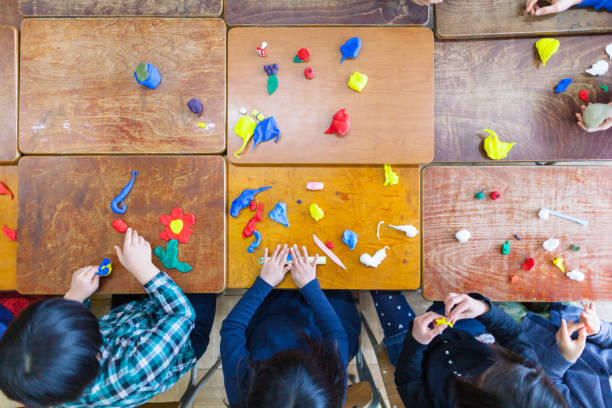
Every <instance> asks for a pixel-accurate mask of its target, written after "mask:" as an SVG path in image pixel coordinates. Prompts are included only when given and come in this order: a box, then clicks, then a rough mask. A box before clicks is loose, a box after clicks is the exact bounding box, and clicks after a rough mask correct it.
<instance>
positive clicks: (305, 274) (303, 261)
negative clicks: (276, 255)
mask: <svg viewBox="0 0 612 408" xmlns="http://www.w3.org/2000/svg"><path fill="white" fill-rule="evenodd" d="M290 252H291V257H292V258H293V268H291V277H292V278H293V282H295V285H296V286H297V287H298V288H300V289H301V288H303V287H304V286H306V285H308V284H309V283H310V282H312V281H313V280H314V279H316V278H317V261H318V260H319V255H318V254H317V255H316V256H315V258H314V261H313V262H308V251H306V247H305V246H303V247H302V252H303V253H304V257H303V258H302V256H301V255H300V250H299V249H298V247H297V245H295V244H294V245H293V246H292V247H291V249H290Z"/></svg>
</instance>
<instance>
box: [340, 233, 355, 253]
mask: <svg viewBox="0 0 612 408" xmlns="http://www.w3.org/2000/svg"><path fill="white" fill-rule="evenodd" d="M342 242H344V243H345V244H346V245H348V247H349V248H350V249H351V251H352V250H353V249H355V245H357V234H355V233H354V232H353V231H351V230H345V231H344V233H343V234H342Z"/></svg>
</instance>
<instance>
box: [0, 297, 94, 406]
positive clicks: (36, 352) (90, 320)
mask: <svg viewBox="0 0 612 408" xmlns="http://www.w3.org/2000/svg"><path fill="white" fill-rule="evenodd" d="M101 345H102V335H101V333H100V327H99V325H98V320H97V319H96V317H95V316H94V315H93V314H92V313H91V312H90V311H89V310H88V309H87V308H86V307H85V306H83V304H81V303H78V302H74V301H71V300H65V299H50V300H46V301H42V302H38V303H34V304H32V305H31V306H30V307H28V308H27V309H25V310H24V311H23V312H22V313H21V314H20V315H19V317H17V319H15V320H14V321H13V322H12V323H11V324H10V325H9V327H8V329H7V330H6V332H5V333H4V336H3V337H2V339H1V340H0V390H2V392H4V393H5V394H6V395H7V396H8V397H9V398H11V399H13V400H15V401H19V402H21V403H22V404H24V405H26V406H28V407H34V408H35V407H47V406H54V405H59V404H61V403H64V402H69V401H74V400H76V399H78V398H79V397H80V396H81V394H82V393H83V391H84V390H85V389H86V388H87V386H88V385H89V384H91V382H92V381H93V380H94V379H95V378H96V377H97V376H98V372H99V371H100V363H99V362H98V353H99V349H100V346H101Z"/></svg>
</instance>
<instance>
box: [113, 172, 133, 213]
mask: <svg viewBox="0 0 612 408" xmlns="http://www.w3.org/2000/svg"><path fill="white" fill-rule="evenodd" d="M137 175H138V170H134V171H132V179H131V180H130V181H129V183H127V184H126V185H125V187H123V190H121V193H119V195H118V196H117V197H115V198H113V201H111V205H110V206H111V210H113V212H114V213H116V214H124V213H125V210H127V208H126V207H125V204H123V200H125V197H127V195H128V194H130V190H131V189H132V186H133V185H134V180H135V179H136V176H137Z"/></svg>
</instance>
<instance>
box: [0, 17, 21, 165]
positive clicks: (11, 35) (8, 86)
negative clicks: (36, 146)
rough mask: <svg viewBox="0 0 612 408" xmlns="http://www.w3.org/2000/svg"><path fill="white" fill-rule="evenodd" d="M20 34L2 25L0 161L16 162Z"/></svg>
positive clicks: (0, 48) (0, 30)
mask: <svg viewBox="0 0 612 408" xmlns="http://www.w3.org/2000/svg"><path fill="white" fill-rule="evenodd" d="M17 37H18V34H17V30H16V29H15V28H14V27H9V26H0V95H2V97H1V98H0V162H14V161H16V160H17V158H18V157H19V152H18V151H17V92H18V91H17V89H18V86H17V73H18V72H19V65H18V64H19V63H18V58H19V50H18V47H19V46H18V39H17Z"/></svg>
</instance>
